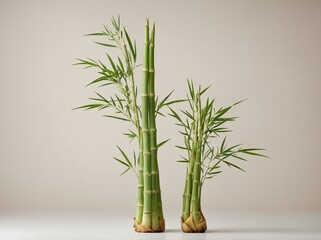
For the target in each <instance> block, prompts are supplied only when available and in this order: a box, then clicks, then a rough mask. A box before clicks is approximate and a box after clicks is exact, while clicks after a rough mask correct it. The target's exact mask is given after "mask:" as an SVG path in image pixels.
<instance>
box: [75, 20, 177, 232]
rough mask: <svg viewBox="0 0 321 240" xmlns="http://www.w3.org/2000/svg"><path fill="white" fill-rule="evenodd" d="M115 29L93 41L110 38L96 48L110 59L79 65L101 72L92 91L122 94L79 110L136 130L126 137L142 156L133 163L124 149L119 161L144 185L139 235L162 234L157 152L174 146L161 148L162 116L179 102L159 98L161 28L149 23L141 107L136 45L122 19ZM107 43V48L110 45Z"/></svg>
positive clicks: (139, 201) (139, 199)
mask: <svg viewBox="0 0 321 240" xmlns="http://www.w3.org/2000/svg"><path fill="white" fill-rule="evenodd" d="M111 22H112V27H108V26H104V29H103V30H102V31H101V32H96V33H91V34H88V35H87V36H96V37H102V38H104V40H105V42H95V43H96V44H98V45H101V46H103V47H106V48H107V49H108V52H107V53H106V59H105V61H103V60H93V59H91V58H86V59H77V62H76V63H75V65H81V66H84V68H94V69H96V70H98V74H99V77H98V78H96V79H94V80H92V81H91V82H90V83H89V84H88V85H87V86H91V85H96V86H97V87H99V89H101V88H102V87H107V88H109V87H111V86H114V87H115V88H111V89H110V90H115V89H116V93H114V94H109V96H103V94H102V93H98V92H95V95H96V96H95V97H92V98H90V100H92V101H93V102H92V103H90V104H87V105H83V106H80V107H78V108H77V109H84V110H90V109H97V110H99V111H105V110H109V109H110V110H113V111H114V114H103V116H104V117H108V118H114V119H117V120H121V121H124V122H127V123H129V124H131V125H132V127H133V129H130V130H129V132H126V133H124V135H126V136H127V137H129V138H130V140H131V141H132V140H135V141H137V145H138V147H139V150H138V151H134V152H133V155H132V157H130V156H129V155H128V154H127V153H126V152H127V151H125V150H123V149H122V148H120V147H119V146H117V147H118V149H119V151H120V155H121V158H119V157H114V159H115V160H116V161H117V162H119V163H121V164H122V165H124V166H125V171H124V172H123V173H122V174H121V175H123V174H125V173H127V172H128V171H130V170H132V171H133V172H134V173H135V175H136V176H137V179H138V193H137V195H138V197H137V210H136V215H135V218H134V228H135V230H136V231H137V232H162V231H164V230H165V220H164V216H163V210H162V198H161V189H160V179H159V170H158V159H157V151H158V148H159V147H160V146H162V145H163V144H165V143H166V142H167V141H168V140H165V141H163V142H160V143H157V134H156V120H155V118H156V115H162V116H164V114H163V113H162V112H161V109H162V108H163V107H164V106H169V105H171V104H173V103H175V102H177V101H169V97H170V95H171V94H172V93H170V94H168V95H167V96H166V97H165V98H164V99H162V100H161V101H158V98H156V97H155V83H154V81H155V67H154V45H155V24H154V25H153V27H152V30H151V31H150V29H149V21H148V20H146V25H145V39H144V55H143V65H142V72H143V74H142V84H141V90H142V92H141V105H139V103H138V96H137V95H138V93H137V92H138V88H137V85H136V82H135V70H136V68H137V67H138V66H139V65H138V64H137V51H136V41H133V40H132V39H131V38H130V36H129V34H128V32H127V30H126V27H124V26H122V25H121V22H120V18H119V17H118V18H117V19H116V18H114V17H113V18H112V21H111ZM106 41H107V42H106ZM113 49H117V50H118V52H120V53H121V54H120V56H118V57H117V58H112V57H111V55H110V51H112V50H113ZM104 62H106V63H104Z"/></svg>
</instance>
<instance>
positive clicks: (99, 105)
mask: <svg viewBox="0 0 321 240" xmlns="http://www.w3.org/2000/svg"><path fill="white" fill-rule="evenodd" d="M101 106H103V105H102V104H100V103H96V104H87V105H83V106H80V107H76V108H73V109H72V110H77V109H84V110H85V111H86V110H90V109H93V108H99V107H101Z"/></svg>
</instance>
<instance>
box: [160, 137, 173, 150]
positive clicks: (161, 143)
mask: <svg viewBox="0 0 321 240" xmlns="http://www.w3.org/2000/svg"><path fill="white" fill-rule="evenodd" d="M169 140H171V139H170V138H169V139H167V140H165V141H162V142H160V143H158V144H157V148H160V147H161V146H163V145H164V144H165V143H167V142H168V141H169Z"/></svg>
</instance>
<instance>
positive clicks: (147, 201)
mask: <svg viewBox="0 0 321 240" xmlns="http://www.w3.org/2000/svg"><path fill="white" fill-rule="evenodd" d="M141 96H142V136H143V159H144V160H143V161H144V208H143V209H144V210H143V211H144V212H143V219H142V225H143V226H146V227H150V226H151V214H152V175H151V151H150V126H149V113H148V112H149V105H150V104H149V21H148V20H146V26H145V41H144V61H143V82H142V94H141Z"/></svg>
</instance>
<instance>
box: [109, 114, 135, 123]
mask: <svg viewBox="0 0 321 240" xmlns="http://www.w3.org/2000/svg"><path fill="white" fill-rule="evenodd" d="M103 117H108V118H114V119H118V120H122V121H125V122H130V120H129V119H127V118H122V117H118V116H113V115H103Z"/></svg>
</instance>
